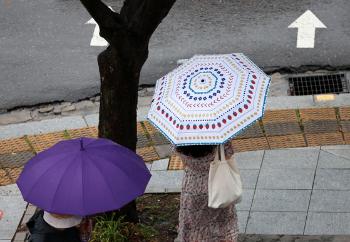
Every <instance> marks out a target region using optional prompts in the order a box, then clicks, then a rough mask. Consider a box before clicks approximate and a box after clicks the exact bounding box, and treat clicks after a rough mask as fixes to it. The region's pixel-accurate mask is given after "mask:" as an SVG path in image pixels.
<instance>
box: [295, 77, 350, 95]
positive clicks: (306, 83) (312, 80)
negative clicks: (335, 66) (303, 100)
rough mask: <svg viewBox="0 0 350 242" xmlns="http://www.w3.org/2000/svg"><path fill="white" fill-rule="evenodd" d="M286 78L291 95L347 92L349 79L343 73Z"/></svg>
mask: <svg viewBox="0 0 350 242" xmlns="http://www.w3.org/2000/svg"><path fill="white" fill-rule="evenodd" d="M288 80H289V91H290V95H292V96H302V95H314V94H325V93H334V94H339V93H349V81H348V80H347V78H346V75H345V73H337V74H322V75H293V76H290V77H289V78H288Z"/></svg>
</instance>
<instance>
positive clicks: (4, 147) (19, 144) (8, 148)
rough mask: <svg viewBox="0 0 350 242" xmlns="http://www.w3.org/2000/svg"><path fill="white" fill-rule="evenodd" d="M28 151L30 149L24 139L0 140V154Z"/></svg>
mask: <svg viewBox="0 0 350 242" xmlns="http://www.w3.org/2000/svg"><path fill="white" fill-rule="evenodd" d="M29 150H31V148H30V147H29V145H28V144H27V142H26V141H25V139H24V138H17V139H7V140H0V154H7V153H13V152H21V151H29Z"/></svg>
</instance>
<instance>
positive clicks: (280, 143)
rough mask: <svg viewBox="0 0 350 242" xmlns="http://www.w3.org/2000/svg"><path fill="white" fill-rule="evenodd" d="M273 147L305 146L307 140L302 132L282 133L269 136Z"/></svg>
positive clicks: (268, 138)
mask: <svg viewBox="0 0 350 242" xmlns="http://www.w3.org/2000/svg"><path fill="white" fill-rule="evenodd" d="M267 141H268V142H269V145H270V148H271V149H280V148H295V147H305V146H306V142H305V139H304V136H303V135H302V134H292V135H281V136H270V137H267Z"/></svg>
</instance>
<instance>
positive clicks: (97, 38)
mask: <svg viewBox="0 0 350 242" xmlns="http://www.w3.org/2000/svg"><path fill="white" fill-rule="evenodd" d="M109 8H110V9H112V11H114V10H113V8H112V7H111V6H109ZM85 24H95V25H96V26H95V30H94V33H93V35H92V38H91V42H90V46H108V42H107V41H106V40H105V39H104V38H102V37H101V35H100V26H98V24H97V23H96V21H95V19H93V18H91V19H90V20H89V21H87V22H86V23H85Z"/></svg>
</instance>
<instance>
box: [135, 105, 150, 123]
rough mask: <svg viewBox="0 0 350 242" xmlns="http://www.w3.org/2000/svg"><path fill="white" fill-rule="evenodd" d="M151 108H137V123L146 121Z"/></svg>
mask: <svg viewBox="0 0 350 242" xmlns="http://www.w3.org/2000/svg"><path fill="white" fill-rule="evenodd" d="M149 109H150V107H148V106H141V107H138V108H137V121H146V120H147V115H148V112H149Z"/></svg>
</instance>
